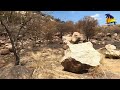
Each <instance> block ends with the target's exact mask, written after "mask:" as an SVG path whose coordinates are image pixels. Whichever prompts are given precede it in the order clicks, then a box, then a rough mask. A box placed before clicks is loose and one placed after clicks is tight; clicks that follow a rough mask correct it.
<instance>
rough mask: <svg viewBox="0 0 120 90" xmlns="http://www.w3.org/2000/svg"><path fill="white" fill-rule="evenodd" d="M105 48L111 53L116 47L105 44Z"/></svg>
mask: <svg viewBox="0 0 120 90" xmlns="http://www.w3.org/2000/svg"><path fill="white" fill-rule="evenodd" d="M105 48H106V49H107V50H108V51H111V50H115V49H116V46H114V45H111V44H107V45H105Z"/></svg>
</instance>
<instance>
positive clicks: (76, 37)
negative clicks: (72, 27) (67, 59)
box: [71, 32, 84, 44]
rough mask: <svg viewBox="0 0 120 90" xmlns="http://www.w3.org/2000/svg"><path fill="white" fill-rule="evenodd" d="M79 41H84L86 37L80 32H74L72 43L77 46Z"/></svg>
mask: <svg viewBox="0 0 120 90" xmlns="http://www.w3.org/2000/svg"><path fill="white" fill-rule="evenodd" d="M79 41H84V35H83V34H80V33H79V32H74V33H73V35H72V37H71V42H72V43H74V44H77V43H78V42H79Z"/></svg>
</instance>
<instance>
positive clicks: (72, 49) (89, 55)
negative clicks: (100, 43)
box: [61, 42, 101, 72]
mask: <svg viewBox="0 0 120 90" xmlns="http://www.w3.org/2000/svg"><path fill="white" fill-rule="evenodd" d="M67 45H68V46H69V48H68V49H67V50H65V52H64V57H63V58H62V60H61V64H62V65H63V67H64V69H66V70H68V71H72V72H78V71H79V72H80V71H81V70H82V71H83V70H85V69H88V68H85V67H86V66H87V67H88V66H89V67H96V66H99V65H100V60H101V54H100V53H99V52H98V51H97V50H95V49H94V48H93V44H92V43H91V42H85V43H79V44H70V43H69V44H67ZM69 58H72V59H69ZM69 61H70V62H69ZM68 62H69V63H68ZM78 62H79V63H78ZM71 65H73V66H71ZM71 67H72V69H71Z"/></svg>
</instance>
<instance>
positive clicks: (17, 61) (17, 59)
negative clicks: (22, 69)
mask: <svg viewBox="0 0 120 90" xmlns="http://www.w3.org/2000/svg"><path fill="white" fill-rule="evenodd" d="M0 22H1V25H2V26H3V27H4V28H5V31H6V32H7V34H8V36H9V38H10V41H11V44H12V49H13V53H14V56H15V60H16V61H15V65H19V62H20V57H19V56H18V53H17V50H16V47H15V42H14V41H13V39H12V35H11V32H10V31H9V29H8V28H7V27H6V26H5V24H4V23H3V22H2V20H0Z"/></svg>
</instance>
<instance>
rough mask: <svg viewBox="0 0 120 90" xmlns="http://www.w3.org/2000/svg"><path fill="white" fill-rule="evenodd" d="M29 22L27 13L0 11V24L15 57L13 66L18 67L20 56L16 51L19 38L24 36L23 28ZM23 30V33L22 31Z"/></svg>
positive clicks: (17, 50)
mask: <svg viewBox="0 0 120 90" xmlns="http://www.w3.org/2000/svg"><path fill="white" fill-rule="evenodd" d="M30 20H31V18H30V17H28V13H27V12H24V13H23V12H22V13H21V12H16V11H1V12H0V22H1V25H2V26H3V27H4V30H5V31H6V33H7V34H8V37H9V39H10V42H11V45H12V50H13V53H14V56H15V65H19V63H20V56H19V52H20V49H18V40H19V36H20V35H22V37H23V35H24V34H25V32H24V31H25V26H26V25H27V22H29V21H30ZM23 30H24V31H23Z"/></svg>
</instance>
